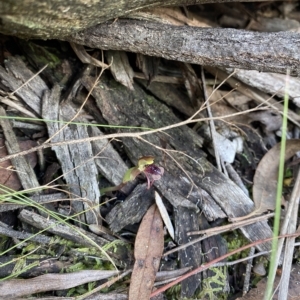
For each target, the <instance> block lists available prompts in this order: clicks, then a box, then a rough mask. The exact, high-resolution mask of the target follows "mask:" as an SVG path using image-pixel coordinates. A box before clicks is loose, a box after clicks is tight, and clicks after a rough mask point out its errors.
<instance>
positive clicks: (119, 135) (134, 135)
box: [0, 108, 257, 163]
mask: <svg viewBox="0 0 300 300" xmlns="http://www.w3.org/2000/svg"><path fill="white" fill-rule="evenodd" d="M256 110H257V108H253V109H248V110H246V111H242V112H237V113H234V114H230V115H226V116H221V117H213V118H200V119H192V120H190V119H187V120H185V121H182V122H178V123H175V124H172V125H167V126H164V127H160V128H157V129H152V130H148V131H143V132H131V133H130V132H129V133H127V132H126V133H125V132H123V133H111V134H107V135H103V136H92V137H89V138H82V139H77V140H67V141H62V142H55V143H48V144H45V143H44V144H43V145H40V146H36V147H33V148H31V149H28V150H25V151H20V152H18V153H14V154H10V155H7V156H5V157H2V158H0V163H1V162H3V161H6V160H9V159H12V158H15V157H18V156H20V155H27V154H29V153H32V152H35V151H38V150H43V149H46V148H50V147H58V146H64V145H72V144H78V143H84V142H93V141H99V140H103V139H112V138H122V137H132V138H138V137H140V136H143V135H148V134H152V133H156V132H162V131H164V130H169V129H172V128H176V127H180V126H183V125H187V124H192V123H197V122H202V121H208V120H210V119H214V120H219V119H226V118H231V117H234V116H238V115H243V114H246V113H249V112H252V111H256Z"/></svg>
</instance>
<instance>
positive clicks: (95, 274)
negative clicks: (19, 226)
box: [0, 270, 119, 299]
mask: <svg viewBox="0 0 300 300" xmlns="http://www.w3.org/2000/svg"><path fill="white" fill-rule="evenodd" d="M117 274H119V271H102V270H85V271H79V272H73V273H68V274H45V275H41V276H38V277H35V278H31V279H12V280H7V281H5V282H2V283H0V294H1V297H2V298H3V299H15V298H16V297H21V296H26V295H31V294H36V293H41V292H46V291H57V290H65V289H69V288H72V287H75V286H78V285H81V284H84V283H87V282H92V281H98V280H101V279H106V278H108V277H111V276H114V275H117Z"/></svg>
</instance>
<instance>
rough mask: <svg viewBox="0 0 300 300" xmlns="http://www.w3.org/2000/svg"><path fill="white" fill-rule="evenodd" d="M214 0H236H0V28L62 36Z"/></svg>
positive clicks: (24, 35)
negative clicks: (145, 12) (149, 12)
mask: <svg viewBox="0 0 300 300" xmlns="http://www.w3.org/2000/svg"><path fill="white" fill-rule="evenodd" d="M243 1H244V2H253V0H243ZM254 1H258V0H254ZM263 1H270V0H263ZM214 2H238V0H166V1H163V0H130V1H119V0H97V1H95V0H84V1H82V0H48V1H45V0H44V1H35V0H27V1H15V0H0V32H1V33H3V34H6V35H14V36H18V37H21V38H26V39H28V38H39V39H62V38H63V37H65V36H67V35H70V34H72V33H74V32H77V31H80V30H83V29H86V28H88V27H91V26H94V25H96V24H99V23H102V22H104V21H107V20H109V19H114V18H117V17H120V16H124V15H127V14H128V13H130V12H134V11H137V10H140V9H144V8H147V7H154V6H167V5H177V6H178V5H190V4H203V3H214Z"/></svg>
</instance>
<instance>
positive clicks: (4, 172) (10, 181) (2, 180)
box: [0, 139, 37, 194]
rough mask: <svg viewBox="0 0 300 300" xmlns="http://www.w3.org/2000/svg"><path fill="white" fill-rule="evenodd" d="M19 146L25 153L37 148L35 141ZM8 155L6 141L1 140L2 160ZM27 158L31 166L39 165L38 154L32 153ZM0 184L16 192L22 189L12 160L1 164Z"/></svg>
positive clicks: (0, 152) (0, 154) (0, 192)
mask: <svg viewBox="0 0 300 300" xmlns="http://www.w3.org/2000/svg"><path fill="white" fill-rule="evenodd" d="M19 145H20V148H21V150H22V151H24V150H28V149H30V148H32V147H34V146H36V143H35V142H34V141H31V140H27V141H20V142H19ZM6 155H8V153H7V149H6V147H5V140H4V139H0V157H1V158H2V157H5V156H6ZM26 157H27V159H28V162H29V163H30V164H31V166H32V167H34V166H35V165H36V163H37V156H36V153H30V154H28V155H27V156H26ZM0 184H1V185H4V186H6V187H8V188H10V189H12V190H15V191H18V190H19V189H20V188H21V187H22V185H21V182H20V179H19V177H18V174H17V172H16V171H15V170H13V167H12V164H11V161H10V160H6V161H4V162H2V163H0ZM2 193H3V192H2V191H0V194H2Z"/></svg>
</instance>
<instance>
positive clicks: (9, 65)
mask: <svg viewBox="0 0 300 300" xmlns="http://www.w3.org/2000/svg"><path fill="white" fill-rule="evenodd" d="M4 65H5V67H6V69H4V68H3V67H2V66H0V78H1V83H2V84H3V85H4V86H5V87H6V88H8V89H9V90H10V91H11V92H14V93H15V94H16V95H17V96H19V97H20V98H21V99H22V100H23V101H25V102H27V103H28V105H29V107H31V108H32V109H33V110H34V112H35V113H36V114H37V116H40V115H41V109H42V108H41V105H40V103H41V98H42V96H43V94H44V92H45V91H46V90H48V87H47V85H46V84H45V82H44V81H43V80H42V79H41V78H40V77H39V76H35V77H34V75H35V74H34V73H33V72H32V71H30V70H29V69H28V68H27V66H26V64H25V63H24V62H23V61H22V60H21V58H20V57H18V56H16V57H14V56H12V57H10V58H9V59H8V60H6V61H5V62H4ZM33 77H34V78H33ZM31 78H33V79H32V80H30V84H25V83H26V82H27V81H28V80H29V79H31Z"/></svg>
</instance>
